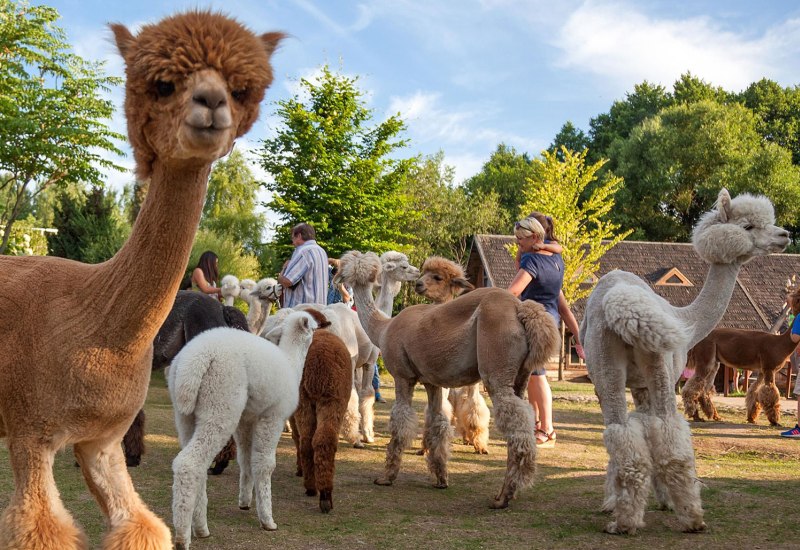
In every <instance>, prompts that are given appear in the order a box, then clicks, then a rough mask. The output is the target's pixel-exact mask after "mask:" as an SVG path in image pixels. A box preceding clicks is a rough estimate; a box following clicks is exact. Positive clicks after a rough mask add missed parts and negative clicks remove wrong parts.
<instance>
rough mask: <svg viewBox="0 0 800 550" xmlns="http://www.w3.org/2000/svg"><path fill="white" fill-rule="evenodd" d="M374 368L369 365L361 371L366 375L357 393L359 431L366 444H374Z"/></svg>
mask: <svg viewBox="0 0 800 550" xmlns="http://www.w3.org/2000/svg"><path fill="white" fill-rule="evenodd" d="M375 368H376V366H375V365H371V366H369V367H367V368H365V369H362V370H365V372H366V374H365V375H364V376H362V380H363V383H362V384H361V388H360V389H359V391H358V394H359V413H360V414H361V425H360V431H361V435H362V436H363V438H364V441H366V442H367V443H375V426H374V425H375V409H374V407H375V388H373V387H372V376H373V373H374V372H375ZM367 374H368V375H367Z"/></svg>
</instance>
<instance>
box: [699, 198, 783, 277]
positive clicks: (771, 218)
mask: <svg viewBox="0 0 800 550" xmlns="http://www.w3.org/2000/svg"><path fill="white" fill-rule="evenodd" d="M692 243H693V244H694V247H695V250H697V253H698V254H699V255H700V257H701V258H703V259H704V260H705V261H707V262H708V263H711V264H731V263H744V262H746V261H748V260H750V259H751V258H753V257H754V256H764V255H767V254H773V253H775V252H780V251H782V250H783V249H784V248H786V246H787V245H788V244H789V232H788V231H786V230H785V229H783V228H781V227H777V226H776V225H775V211H774V210H773V208H772V203H771V202H769V199H767V198H766V197H762V196H754V195H750V194H747V193H745V194H742V195H739V196H738V197H736V198H735V199H733V200H731V197H730V195H729V194H728V191H727V190H726V189H723V190H721V191H720V192H719V197H718V198H717V205H716V208H715V209H714V210H711V211H710V212H706V213H705V214H703V217H702V218H700V221H699V222H698V223H697V225H696V226H695V228H694V232H693V234H692Z"/></svg>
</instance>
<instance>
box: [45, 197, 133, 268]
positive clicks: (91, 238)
mask: <svg viewBox="0 0 800 550" xmlns="http://www.w3.org/2000/svg"><path fill="white" fill-rule="evenodd" d="M53 226H54V228H55V229H57V230H58V233H56V234H51V235H49V236H48V245H49V248H50V254H51V255H53V256H60V257H62V258H69V259H72V260H77V261H80V262H85V263H90V264H96V263H100V262H104V261H106V260H108V259H109V258H111V257H112V256H113V255H114V254H116V253H117V251H118V250H119V249H120V248H121V247H122V245H123V244H124V243H125V240H126V239H127V238H128V235H129V234H130V227H129V226H128V225H127V224H126V223H125V222H124V221H123V219H122V214H121V212H120V211H119V209H118V208H117V205H116V202H115V197H114V194H113V193H106V192H105V191H104V190H103V189H102V188H100V187H93V188H92V190H91V191H90V192H88V193H86V192H81V193H77V194H75V193H68V192H62V193H61V194H60V196H59V199H58V203H57V205H56V208H55V212H54V217H53Z"/></svg>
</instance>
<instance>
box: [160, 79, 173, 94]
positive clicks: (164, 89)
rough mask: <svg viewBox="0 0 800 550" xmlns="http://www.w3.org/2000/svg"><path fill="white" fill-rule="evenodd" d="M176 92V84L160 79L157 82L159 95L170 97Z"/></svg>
mask: <svg viewBox="0 0 800 550" xmlns="http://www.w3.org/2000/svg"><path fill="white" fill-rule="evenodd" d="M174 92H175V84H173V83H172V82H165V81H164V80H159V81H157V82H156V93H158V96H159V97H169V96H171V95H172V94H173V93H174Z"/></svg>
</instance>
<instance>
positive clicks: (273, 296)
mask: <svg viewBox="0 0 800 550" xmlns="http://www.w3.org/2000/svg"><path fill="white" fill-rule="evenodd" d="M248 280H249V279H248ZM242 293H243V294H244V299H245V300H246V301H247V304H248V306H249V309H248V310H247V325H248V326H249V327H250V332H251V333H253V334H258V335H261V333H262V331H263V330H264V324H265V323H266V321H267V318H268V317H269V315H270V313H271V312H272V305H273V304H276V303H278V300H280V298H281V294H282V293H283V287H282V286H281V285H279V284H278V281H276V280H275V279H273V278H272V277H266V278H264V279H261V280H259V281H258V282H257V283H255V285H254V286H253V288H251V289H249V290H248V291H247V292H245V291H244V290H242ZM240 295H241V294H240Z"/></svg>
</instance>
